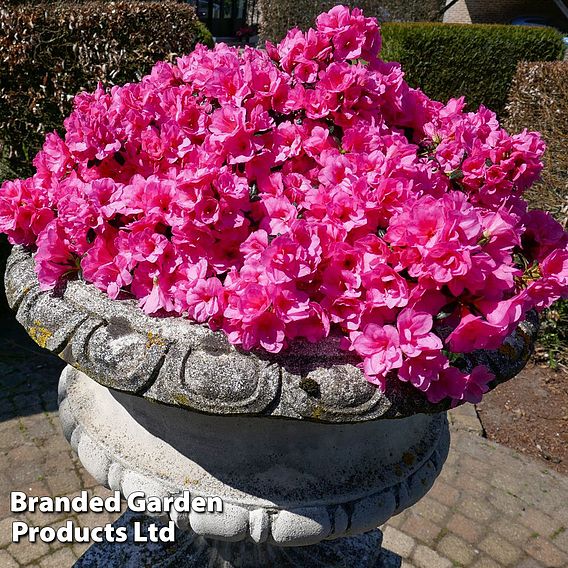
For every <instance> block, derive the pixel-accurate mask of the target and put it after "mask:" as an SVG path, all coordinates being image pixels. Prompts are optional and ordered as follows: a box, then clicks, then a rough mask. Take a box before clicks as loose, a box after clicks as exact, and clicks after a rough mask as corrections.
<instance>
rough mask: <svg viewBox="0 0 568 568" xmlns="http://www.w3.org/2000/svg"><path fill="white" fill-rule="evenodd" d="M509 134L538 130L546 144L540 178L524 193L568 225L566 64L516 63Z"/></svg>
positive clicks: (535, 205) (567, 89)
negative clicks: (517, 64)
mask: <svg viewBox="0 0 568 568" xmlns="http://www.w3.org/2000/svg"><path fill="white" fill-rule="evenodd" d="M505 126H506V127H507V129H508V130H510V131H511V132H520V131H521V130H523V128H528V129H529V130H538V131H539V132H540V133H541V134H542V137H543V138H544V140H545V141H546V145H547V151H546V154H545V155H544V165H545V167H544V171H543V172H542V179H541V181H540V182H539V183H537V184H535V185H534V186H533V187H532V188H531V189H530V190H529V191H528V192H527V194H526V197H527V199H528V201H529V203H530V205H531V207H537V208H540V209H546V210H547V211H550V212H551V213H552V214H553V215H555V216H556V218H557V219H558V220H559V221H560V222H562V223H564V224H565V225H568V152H567V151H566V148H567V147H568V62H567V61H557V62H554V63H526V62H524V63H520V64H519V67H518V69H517V74H516V75H515V78H514V80H513V84H512V86H511V91H510V94H509V103H508V105H507V112H506V119H505Z"/></svg>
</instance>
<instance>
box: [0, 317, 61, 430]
mask: <svg viewBox="0 0 568 568" xmlns="http://www.w3.org/2000/svg"><path fill="white" fill-rule="evenodd" d="M64 366H65V363H64V362H63V361H61V360H60V359H59V358H57V357H55V356H54V355H52V354H51V353H49V352H48V351H45V350H43V349H41V348H40V347H38V346H37V345H36V344H35V343H34V342H33V341H32V340H31V339H30V337H29V336H28V334H27V333H26V331H25V330H24V328H23V327H22V326H21V325H20V324H19V323H18V322H17V321H16V319H15V318H14V317H13V316H12V315H10V314H7V313H3V314H2V316H1V317H0V422H3V421H5V420H10V419H12V418H15V417H17V416H28V415H31V414H37V413H38V412H46V411H47V412H52V411H54V410H57V382H58V379H59V374H60V373H61V371H62V369H63V367H64Z"/></svg>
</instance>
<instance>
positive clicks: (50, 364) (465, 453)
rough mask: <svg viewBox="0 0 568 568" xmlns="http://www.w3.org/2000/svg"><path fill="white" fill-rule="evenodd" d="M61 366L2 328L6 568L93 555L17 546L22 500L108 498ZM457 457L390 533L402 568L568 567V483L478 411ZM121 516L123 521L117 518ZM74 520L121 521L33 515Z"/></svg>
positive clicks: (64, 563) (1, 544) (41, 521)
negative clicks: (67, 404)
mask: <svg viewBox="0 0 568 568" xmlns="http://www.w3.org/2000/svg"><path fill="white" fill-rule="evenodd" d="M62 366H63V365H62V363H61V362H60V361H59V360H57V359H55V358H52V357H51V356H49V355H47V354H44V353H42V352H40V351H39V350H38V349H35V347H34V345H33V343H31V342H30V341H28V340H27V336H25V335H24V334H22V333H21V331H20V330H19V329H18V327H17V326H16V324H14V323H13V322H12V321H10V320H0V568H12V567H18V566H39V567H41V568H51V567H56V568H67V567H70V566H72V565H73V563H74V562H75V560H76V559H77V558H78V557H79V556H80V555H81V554H82V553H83V551H84V550H85V548H86V547H87V546H88V545H83V544H74V545H72V546H69V545H62V544H57V543H55V544H51V545H47V544H28V543H20V544H14V543H12V542H11V525H12V521H13V520H16V519H18V518H21V517H19V516H17V515H12V514H11V513H10V511H9V503H8V494H9V492H10V491H13V490H22V491H26V492H27V493H28V494H30V495H69V496H72V495H76V494H78V493H79V491H80V490H81V489H88V490H89V491H92V492H94V493H95V494H99V495H107V494H108V492H107V491H106V490H105V489H102V488H100V487H97V484H96V482H95V481H94V480H93V479H92V478H91V477H90V476H89V474H88V473H86V472H85V470H84V469H83V468H82V467H81V465H80V463H79V461H78V460H77V458H76V457H75V455H74V453H73V452H72V451H71V449H70V448H69V446H68V445H67V442H66V441H65V439H64V437H63V434H62V432H61V428H60V426H59V421H58V419H57V401H56V386H57V379H58V374H59V372H60V370H61V368H62ZM452 422H453V424H452V430H453V436H452V450H451V452H450V456H449V458H448V461H447V463H446V465H445V467H444V470H443V473H442V475H441V476H440V478H439V479H438V481H437V482H436V484H435V486H434V488H433V489H432V491H431V492H430V493H429V494H428V495H427V496H426V497H425V498H424V499H423V500H422V501H420V502H419V503H418V504H417V505H415V506H414V507H413V508H411V509H409V510H408V511H405V512H404V513H402V514H401V515H398V516H397V517H395V518H393V519H391V521H389V523H387V525H386V526H385V527H383V528H384V533H385V540H384V544H385V546H386V547H387V548H388V549H390V550H392V551H393V552H395V553H397V554H399V555H400V556H401V557H402V559H403V561H402V567H403V568H404V567H407V568H413V567H414V568H450V567H453V566H456V567H457V566H464V567H466V566H467V567H470V566H471V567H476V568H498V567H500V566H512V567H516V568H539V567H540V568H552V567H566V566H568V506H567V503H568V479H567V478H564V477H562V476H560V475H558V474H556V473H554V472H552V471H550V470H547V469H546V468H545V467H544V466H543V465H541V464H539V463H536V462H533V461H531V460H529V459H527V458H526V457H523V456H521V455H520V454H518V453H516V452H514V451H512V450H509V449H507V448H504V447H502V446H499V445H497V444H494V443H492V442H489V441H487V440H485V439H484V438H482V437H481V436H480V435H479V423H478V421H477V420H476V416H475V412H474V411H473V409H470V410H469V411H468V410H462V411H460V412H457V413H455V414H454V415H453V416H452ZM115 516H116V515H115ZM68 518H70V519H72V520H73V521H74V522H75V523H76V524H77V525H80V526H89V527H93V526H100V525H104V524H105V523H106V522H112V521H113V520H114V518H113V516H112V515H108V514H106V515H105V514H103V515H96V514H92V513H91V514H82V515H75V516H73V517H66V516H65V515H59V516H58V515H49V514H38V513H36V514H27V515H26V519H27V521H28V522H29V523H31V524H33V525H35V526H47V525H49V526H53V527H55V528H57V527H58V526H59V525H60V524H63V523H65V522H66V521H67V520H68Z"/></svg>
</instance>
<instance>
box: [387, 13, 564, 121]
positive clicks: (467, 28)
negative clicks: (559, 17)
mask: <svg viewBox="0 0 568 568" xmlns="http://www.w3.org/2000/svg"><path fill="white" fill-rule="evenodd" d="M382 32H383V46H384V47H383V52H382V57H383V58H384V59H386V60H388V61H400V62H401V64H402V68H403V69H404V71H405V73H406V78H407V80H408V82H409V83H410V84H411V85H412V86H414V87H420V88H421V89H423V90H424V92H425V93H426V94H427V95H428V96H430V97H432V98H434V99H436V100H441V101H446V100H447V99H449V98H451V97H457V96H460V95H465V97H466V100H467V102H468V106H469V108H470V109H471V110H475V109H477V107H478V106H479V105H480V104H484V105H485V106H487V107H489V108H491V109H492V110H494V111H495V112H497V114H499V115H502V114H503V111H504V109H505V104H506V102H507V94H508V91H509V88H510V86H511V82H512V79H513V76H514V75H515V72H516V69H517V64H518V62H519V61H554V60H557V59H561V58H562V55H563V51H564V46H563V42H562V36H561V34H560V33H559V32H557V31H556V30H553V29H551V28H537V27H534V28H528V27H520V26H504V25H491V24H480V25H472V24H436V23H387V24H384V25H383V26H382Z"/></svg>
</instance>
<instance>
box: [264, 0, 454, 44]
mask: <svg viewBox="0 0 568 568" xmlns="http://www.w3.org/2000/svg"><path fill="white" fill-rule="evenodd" d="M338 4H343V5H344V6H349V7H351V8H353V7H355V6H356V7H358V8H361V9H362V10H363V12H364V14H365V15H366V16H373V17H375V18H377V19H378V20H379V22H398V21H420V20H426V21H431V20H436V19H439V14H440V11H441V9H442V7H443V5H444V0H356V1H352V0H305V1H302V0H260V9H261V12H262V22H263V23H262V26H261V30H260V31H261V39H262V40H267V39H268V40H270V41H272V42H274V41H280V40H281V39H282V38H283V37H284V36H285V35H286V32H287V31H288V30H289V29H290V28H294V27H298V28H300V29H302V30H306V29H308V28H311V27H313V26H314V23H315V19H316V17H317V16H318V14H321V13H322V12H327V11H328V10H330V9H331V8H333V6H336V5H338Z"/></svg>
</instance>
